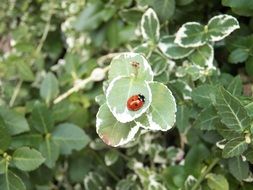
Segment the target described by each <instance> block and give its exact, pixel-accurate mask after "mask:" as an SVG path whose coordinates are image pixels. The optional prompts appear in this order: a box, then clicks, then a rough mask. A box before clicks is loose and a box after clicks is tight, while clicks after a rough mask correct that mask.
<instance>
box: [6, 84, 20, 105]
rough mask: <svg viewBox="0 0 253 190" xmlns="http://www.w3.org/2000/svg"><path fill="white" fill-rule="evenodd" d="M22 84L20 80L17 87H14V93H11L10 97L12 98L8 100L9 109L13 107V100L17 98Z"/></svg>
mask: <svg viewBox="0 0 253 190" xmlns="http://www.w3.org/2000/svg"><path fill="white" fill-rule="evenodd" d="M22 83H23V81H22V80H20V81H19V82H18V84H17V86H16V88H15V90H14V92H13V95H12V97H11V100H10V102H9V106H10V107H12V106H13V105H14V103H15V100H16V98H17V96H18V93H19V91H20V88H21V86H22Z"/></svg>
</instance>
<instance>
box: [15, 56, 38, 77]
mask: <svg viewBox="0 0 253 190" xmlns="http://www.w3.org/2000/svg"><path fill="white" fill-rule="evenodd" d="M16 66H17V69H18V73H19V75H20V78H21V79H22V80H24V81H33V80H34V78H35V77H34V74H33V72H32V69H31V67H30V66H29V65H28V64H27V63H25V62H23V61H19V62H18V63H16Z"/></svg>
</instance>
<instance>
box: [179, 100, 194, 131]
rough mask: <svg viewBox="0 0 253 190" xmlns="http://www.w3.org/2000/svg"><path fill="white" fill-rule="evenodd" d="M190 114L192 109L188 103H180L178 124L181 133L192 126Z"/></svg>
mask: <svg viewBox="0 0 253 190" xmlns="http://www.w3.org/2000/svg"><path fill="white" fill-rule="evenodd" d="M190 115H191V110H190V109H189V107H188V106H186V105H184V104H183V105H178V107H177V112H176V125H177V128H178V129H179V131H180V133H183V132H185V130H186V129H187V128H188V127H189V126H190V122H189V119H190Z"/></svg>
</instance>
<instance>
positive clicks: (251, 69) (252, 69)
mask: <svg viewBox="0 0 253 190" xmlns="http://www.w3.org/2000/svg"><path fill="white" fill-rule="evenodd" d="M245 69H246V72H247V73H248V75H250V76H253V57H252V56H250V58H249V59H248V60H247V61H246V64H245Z"/></svg>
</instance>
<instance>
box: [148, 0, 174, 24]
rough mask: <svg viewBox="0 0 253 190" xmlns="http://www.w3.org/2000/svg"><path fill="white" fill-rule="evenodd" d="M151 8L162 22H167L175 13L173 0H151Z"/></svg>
mask: <svg viewBox="0 0 253 190" xmlns="http://www.w3.org/2000/svg"><path fill="white" fill-rule="evenodd" d="M151 2H152V3H151V6H152V8H153V9H154V11H155V12H156V13H157V15H158V17H159V18H160V19H161V20H162V21H167V20H169V19H170V18H171V17H172V16H173V15H174V13H175V7H176V6H175V4H176V3H175V0H159V1H157V0H152V1H151Z"/></svg>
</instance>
